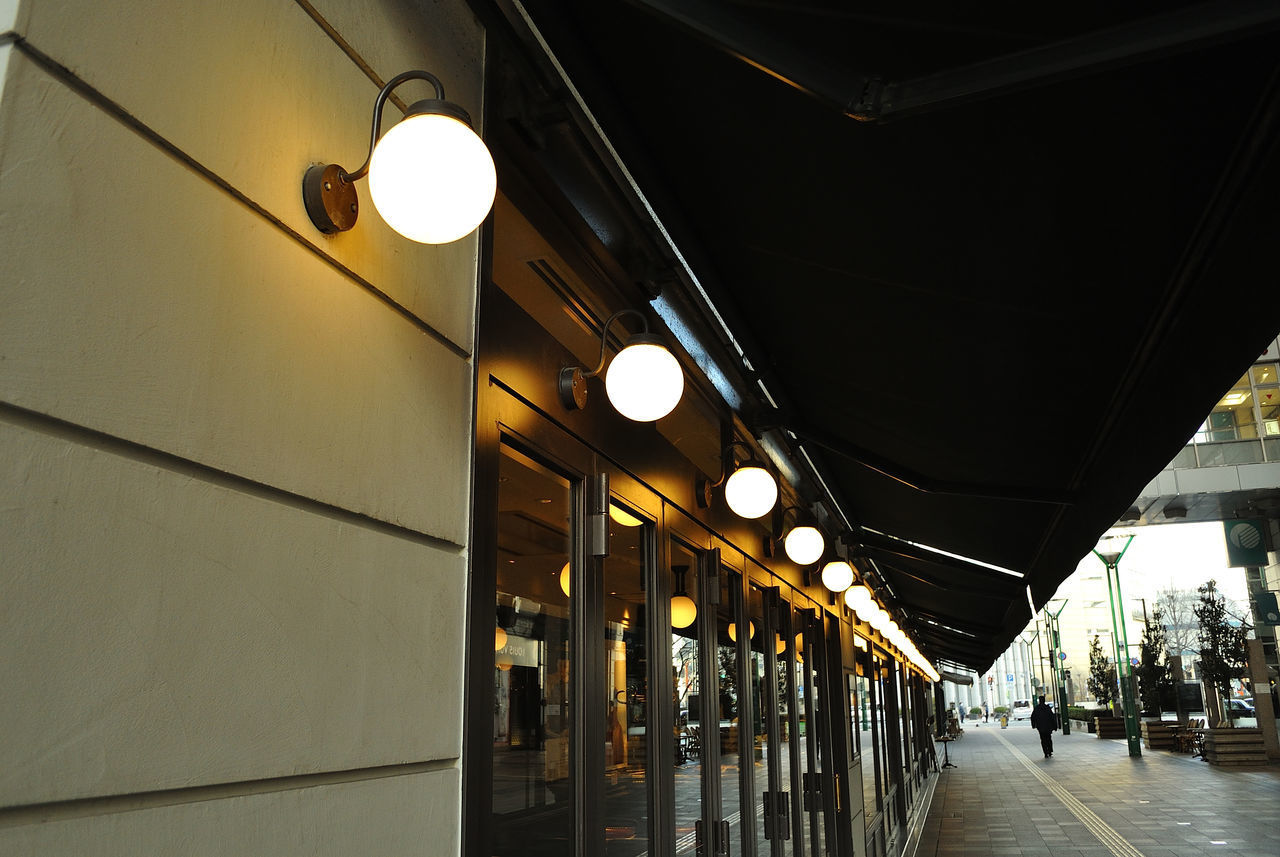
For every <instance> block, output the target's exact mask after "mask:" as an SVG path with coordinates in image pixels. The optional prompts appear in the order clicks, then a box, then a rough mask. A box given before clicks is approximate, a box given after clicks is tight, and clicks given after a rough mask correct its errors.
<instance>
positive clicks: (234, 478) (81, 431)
mask: <svg viewBox="0 0 1280 857" xmlns="http://www.w3.org/2000/svg"><path fill="white" fill-rule="evenodd" d="M0 421H3V422H7V423H10V424H13V425H16V426H19V427H21V428H24V429H28V430H30V431H34V432H38V433H40V434H44V435H48V436H50V437H56V438H59V439H61V440H65V441H68V442H70V443H75V444H79V445H80V446H86V447H90V448H92V449H97V450H101V451H102V452H106V453H109V454H111V455H116V456H119V457H121V458H126V459H129V460H131V461H136V462H139V463H142V464H148V465H151V466H153V467H157V468H160V469H162V470H165V471H168V472H170V473H176V474H179V475H181V476H185V477H187V478H191V479H198V480H200V481H202V482H205V483H208V484H210V485H217V486H219V487H222V488H227V489H229V490H232V491H236V492H239V493H241V494H246V495H249V496H252V497H257V498H259V499H262V500H268V501H271V502H274V503H278V504H280V505H283V506H288V507H290V508H294V509H298V510H300V511H304V512H308V513H311V514H314V515H318V516H322V517H326V518H329V519H331V520H334V521H339V522H341V523H344V524H351V525H354V526H358V527H360V528H362V529H365V530H371V531H374V532H380V533H383V534H386V535H389V536H393V537H395V538H398V539H402V540H405V541H410V542H414V543H416V544H419V545H423V546H426V547H430V548H435V549H436V550H441V551H448V552H450V553H455V554H460V553H462V551H463V550H465V547H464V546H463V545H460V544H458V543H457V542H455V541H452V540H450V539H443V538H440V537H439V536H433V535H429V534H427V533H423V532H421V531H419V530H415V529H412V528H410V527H404V526H401V525H399V524H393V523H390V522H388V521H384V520H381V519H380V518H374V517H371V516H369V515H365V514H363V513H360V512H354V511H352V510H350V509H344V508H343V507H341V506H335V505H333V504H332V503H326V502H324V501H323V500H316V499H314V498H311V497H306V496H304V495H302V494H296V493H294V492H292V491H287V490H285V489H283V488H277V487H275V486H274V485H268V484H267V483H264V482H258V481H256V480H254V479H249V478H248V477H245V476H239V475H237V474H234V473H229V472H228V471H225V470H219V469H218V468H216V467H210V466H209V465H207V464H201V463H199V462H196V461H192V460H191V459H189V458H183V457H182V456H179V455H174V454H173V453H171V452H165V451H163V450H159V449H156V448H154V447H150V446H145V445H143V444H140V443H137V442H136V441H131V440H125V439H124V438H120V437H117V436H115V435H111V434H107V433H106V432H102V431H98V430H97V429H91V428H87V427H85V426H82V425H78V424H76V423H73V422H69V421H67V420H64V419H60V418H59V417H53V416H49V415H48V414H42V413H39V412H38V411H32V410H28V409H26V408H23V407H19V406H18V405H13V404H10V403H8V402H0Z"/></svg>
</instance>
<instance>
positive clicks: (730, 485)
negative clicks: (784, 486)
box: [724, 465, 778, 518]
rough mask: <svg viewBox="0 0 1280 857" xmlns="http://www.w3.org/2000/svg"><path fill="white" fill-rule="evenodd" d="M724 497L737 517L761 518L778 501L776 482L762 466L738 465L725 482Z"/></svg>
mask: <svg viewBox="0 0 1280 857" xmlns="http://www.w3.org/2000/svg"><path fill="white" fill-rule="evenodd" d="M724 499H725V502H727V503H728V504H729V508H730V509H732V510H733V512H734V514H735V515H737V516H738V517H740V518H761V517H764V516H765V515H767V514H769V510H771V509H772V508H773V504H774V503H777V502H778V483H777V482H775V481H773V475H772V474H770V473H769V471H767V470H765V469H764V468H763V467H756V466H755V465H751V466H748V467H739V468H738V469H737V470H735V471H733V475H732V476H730V477H729V481H728V482H726V483H725V486H724Z"/></svg>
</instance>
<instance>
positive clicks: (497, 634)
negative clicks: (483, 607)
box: [493, 628, 507, 652]
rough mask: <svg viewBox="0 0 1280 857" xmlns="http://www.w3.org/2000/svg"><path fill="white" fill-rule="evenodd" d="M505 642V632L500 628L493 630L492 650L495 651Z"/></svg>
mask: <svg viewBox="0 0 1280 857" xmlns="http://www.w3.org/2000/svg"><path fill="white" fill-rule="evenodd" d="M506 644H507V632H506V631H504V630H502V629H501V628H495V629H494V631H493V650H494V651H495V652H496V651H498V650H499V649H501V648H502V647H503V646H505V645H506Z"/></svg>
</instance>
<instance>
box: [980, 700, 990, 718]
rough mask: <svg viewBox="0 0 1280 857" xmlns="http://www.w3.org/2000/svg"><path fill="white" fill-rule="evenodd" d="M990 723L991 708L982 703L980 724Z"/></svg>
mask: <svg viewBox="0 0 1280 857" xmlns="http://www.w3.org/2000/svg"><path fill="white" fill-rule="evenodd" d="M990 721H991V706H990V705H988V704H987V703H985V702H984V703H982V722H983V723H989V722H990Z"/></svg>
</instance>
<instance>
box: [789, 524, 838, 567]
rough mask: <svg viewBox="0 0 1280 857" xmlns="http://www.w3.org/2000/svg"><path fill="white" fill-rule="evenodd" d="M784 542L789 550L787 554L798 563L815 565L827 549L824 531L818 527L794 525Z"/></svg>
mask: <svg viewBox="0 0 1280 857" xmlns="http://www.w3.org/2000/svg"><path fill="white" fill-rule="evenodd" d="M782 544H783V546H784V547H785V548H786V550H787V556H788V557H789V558H790V559H791V561H792V562H794V563H795V564H796V565H813V564H814V563H815V562H817V561H818V560H820V559H821V558H822V552H823V551H824V550H826V549H827V543H826V540H825V539H823V538H822V531H821V530H819V529H818V528H817V527H808V526H805V527H792V528H791V532H789V533H787V538H786V540H785V541H784V542H783V543H782Z"/></svg>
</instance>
